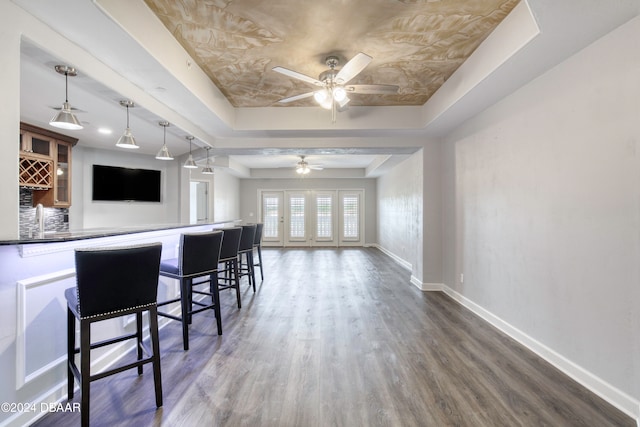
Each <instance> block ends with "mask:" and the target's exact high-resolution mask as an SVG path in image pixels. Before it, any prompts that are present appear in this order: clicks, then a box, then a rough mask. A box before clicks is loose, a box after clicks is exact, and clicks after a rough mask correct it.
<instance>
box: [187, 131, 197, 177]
mask: <svg viewBox="0 0 640 427" xmlns="http://www.w3.org/2000/svg"><path fill="white" fill-rule="evenodd" d="M186 138H187V139H188V140H189V158H188V159H187V161H186V162H184V167H185V168H187V169H198V165H196V162H194V161H193V156H192V155H191V141H193V140H194V139H195V138H194V137H193V136H191V135H189V136H187V137H186Z"/></svg>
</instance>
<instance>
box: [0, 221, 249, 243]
mask: <svg viewBox="0 0 640 427" xmlns="http://www.w3.org/2000/svg"><path fill="white" fill-rule="evenodd" d="M238 222H240V220H229V221H218V222H210V223H198V224H155V225H151V224H149V225H137V226H126V227H104V228H89V229H84V230H70V231H51V232H45V233H44V236H34V237H31V238H21V239H16V240H0V245H25V244H31V243H56V242H68V241H73V240H84V239H94V238H98V237H109V236H119V235H123V234H132V233H145V232H149V231H159V230H171V229H174V228H185V227H201V226H207V225H210V226H212V227H215V226H219V227H223V226H224V225H225V224H234V223H238Z"/></svg>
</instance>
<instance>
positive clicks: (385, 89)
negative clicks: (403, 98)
mask: <svg viewBox="0 0 640 427" xmlns="http://www.w3.org/2000/svg"><path fill="white" fill-rule="evenodd" d="M345 89H346V91H347V92H353V93H363V94H378V95H393V94H396V93H398V89H399V87H398V86H396V85H349V86H347V87H345Z"/></svg>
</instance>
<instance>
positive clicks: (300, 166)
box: [296, 156, 324, 175]
mask: <svg viewBox="0 0 640 427" xmlns="http://www.w3.org/2000/svg"><path fill="white" fill-rule="evenodd" d="M304 158H305V156H300V160H299V161H298V163H297V164H296V173H298V174H300V175H306V174H308V173H309V172H311V170H318V171H320V170H322V169H324V168H323V167H322V166H321V165H310V164H309V163H307V161H306V160H305V159H304Z"/></svg>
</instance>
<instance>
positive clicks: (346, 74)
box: [336, 52, 373, 84]
mask: <svg viewBox="0 0 640 427" xmlns="http://www.w3.org/2000/svg"><path fill="white" fill-rule="evenodd" d="M372 59H373V58H372V57H370V56H369V55H367V54H365V53H362V52H359V53H358V54H357V55H356V56H354V57H353V58H351V59H350V60H349V62H347V63H346V64H344V67H342V69H340V71H338V74H337V75H336V82H337V83H338V84H345V83H348V82H349V81H350V80H351V79H353V78H354V77H355V76H357V75H358V74H359V73H360V71H362V70H364V69H365V67H366V66H367V65H369V63H370V62H371V60H372Z"/></svg>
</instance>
